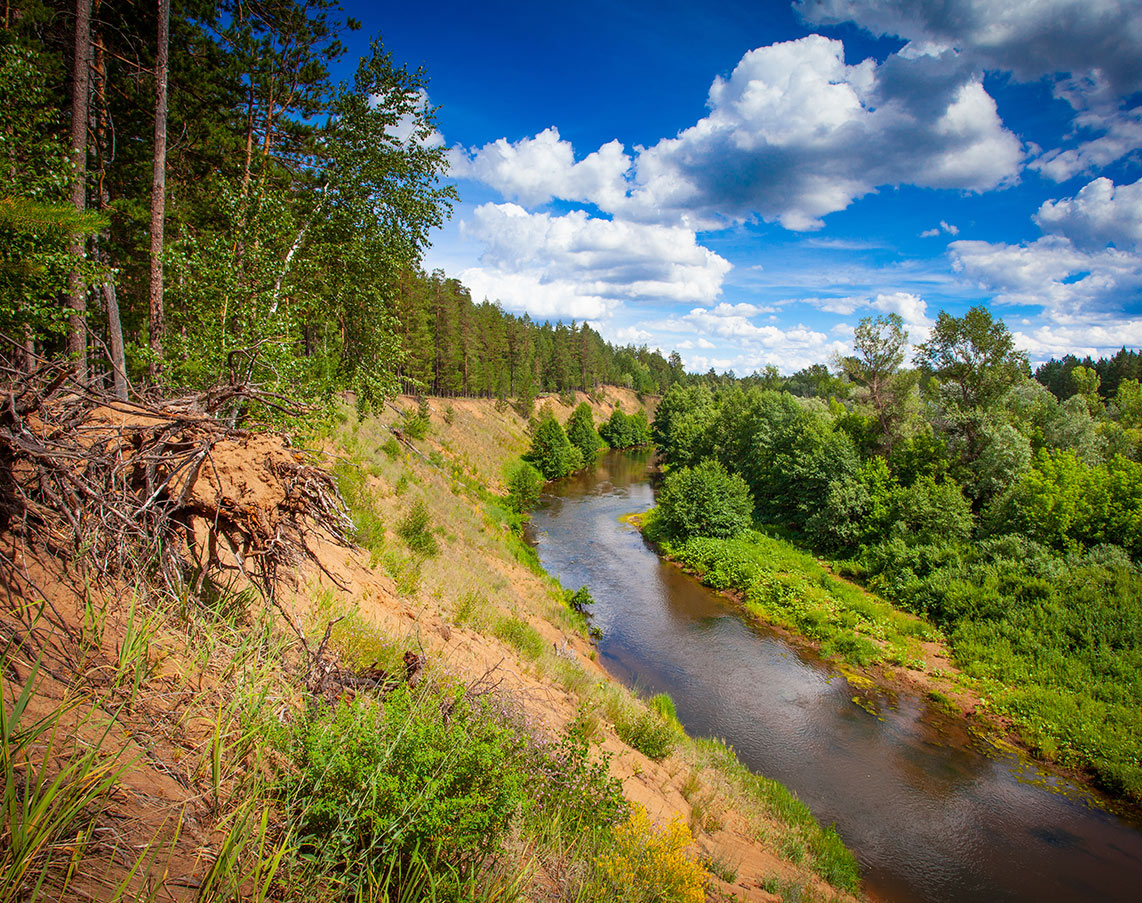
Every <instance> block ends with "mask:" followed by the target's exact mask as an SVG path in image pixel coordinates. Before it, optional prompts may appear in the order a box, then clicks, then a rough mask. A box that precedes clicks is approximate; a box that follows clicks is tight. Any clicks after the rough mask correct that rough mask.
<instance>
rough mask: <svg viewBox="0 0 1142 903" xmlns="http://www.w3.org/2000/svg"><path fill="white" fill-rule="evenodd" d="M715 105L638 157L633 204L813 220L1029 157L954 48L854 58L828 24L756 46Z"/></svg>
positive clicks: (712, 100)
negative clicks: (818, 31) (947, 57)
mask: <svg viewBox="0 0 1142 903" xmlns="http://www.w3.org/2000/svg"><path fill="white" fill-rule="evenodd" d="M918 83H923V86H924V87H923V90H917V84H918ZM709 105H710V114H709V115H708V116H707V117H705V118H704V119H702V120H700V121H699V122H698V123H696V124H695V125H694V126H691V127H690V128H688V129H686V130H684V131H682V132H681V133H680V134H679V135H678V137H677V138H669V139H664V140H663V141H660V142H659V143H658V144H657V145H655V146H654V147H652V148H649V149H647V150H645V151H643V152H642V153H640V154H639V155H638V156H637V157H636V159H635V186H634V188H633V190H632V191H631V201H630V206H629V208H628V211H627V212H629V213H631V214H632V215H635V216H642V217H649V216H654V215H661V212H662V211H669V212H673V213H674V214H675V215H676V216H679V217H681V218H683V219H689V221H691V222H696V223H705V224H709V225H715V224H718V223H719V222H724V221H725V220H745V219H749V218H751V217H752V216H754V215H760V216H761V217H762V218H764V219H766V220H770V221H777V222H780V223H781V224H782V225H783V226H785V227H786V228H788V229H793V230H798V231H804V230H809V229H817V228H820V227H821V226H822V225H823V223H822V221H821V217H823V216H825V215H826V214H828V213H832V212H834V211H837V210H842V209H844V208H845V207H847V206H848V205H849V204H850V203H852V201H853V200H854V199H855V198H858V197H861V196H863V195H865V194H868V193H870V192H872V191H874V190H875V189H876V187H877V186H879V185H890V184H891V185H895V184H912V185H919V186H924V187H932V188H959V189H966V190H970V191H983V190H987V189H991V188H995V187H996V186H998V185H1001V184H1003V183H1005V182H1007V181H1009V180H1011V179H1013V178H1014V177H1015V176H1016V174H1017V172H1018V169H1019V166H1020V162H1021V159H1022V149H1021V146H1020V143H1019V141H1018V139H1016V138H1015V136H1014V135H1012V134H1011V133H1010V132H1008V131H1007V130H1006V129H1005V128H1004V127H1003V124H1002V122H1000V120H999V116H998V115H997V113H996V109H995V103H994V101H993V100H992V98H991V97H990V96H989V95H988V94H987V92H986V91H985V90H984V89H983V86H982V84H981V83H980V82H979V81H978V80H976V79H974V77H973V76H971V75H970V73H969V74H964V73H960V72H959V71H958V70H957V68H956V65H955V61H954V60H951V61H944V60H904V59H900V58H896V57H893V58H890V59H889V60H888V61H886V62H885V63H884V64H883V65H881V66H878V65H877V64H876V63H875V62H874V61H872V60H865V61H864V62H861V63H858V64H856V65H852V66H850V65H847V64H846V63H845V62H844V46H843V44H842V43H841V42H840V41H835V40H829V39H826V38H823V37H821V36H819V35H810V36H808V37H805V38H802V39H800V40H797V41H789V42H786V43H782V44H773V45H771V46H768V47H762V48H759V49H757V50H752V51H750V52H749V53H747V54H746V55H745V56H744V57H743V58H742V60H741V62H739V63H738V65H737V67H736V68H735V69H734V71H733V73H732V74H731V75H730V77H729V78H728V79H722V78H718V79H717V80H715V82H714V84H713V86H712V87H711V89H710V95H709Z"/></svg>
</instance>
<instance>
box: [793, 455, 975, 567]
mask: <svg viewBox="0 0 1142 903" xmlns="http://www.w3.org/2000/svg"><path fill="white" fill-rule="evenodd" d="M806 528H807V532H808V535H809V536H810V537H811V538H812V540H813V541H814V542H815V543H817V544H818V545H820V546H822V547H823V548H826V549H830V550H833V551H846V552H851V551H855V550H856V549H857V548H859V547H860V546H861V545H863V544H865V543H868V542H876V541H879V540H880V539H883V538H885V537H888V536H899V537H901V538H902V539H904V540H905V541H906V542H910V543H919V544H927V543H930V542H937V541H950V542H960V541H963V540H964V539H966V538H967V537H968V536H969V535H971V532H972V528H973V519H972V512H971V506H970V505H969V503H968V501H967V499H966V498H965V497H964V495H963V493H962V492H961V491H960V488H959V486H958V485H957V484H956V483H955V482H954V481H953V480H944V481H942V482H939V483H937V482H936V481H935V480H933V479H932V478H931V477H928V476H923V477H919V478H916V479H915V480H913V482H912V483H911V485H909V486H901V485H900V484H899V483H897V482H896V480H895V478H894V477H893V476H892V474H891V473H890V472H889V469H888V466H887V465H886V464H885V462H884V459H883V458H876V457H874V458H869V459H868V460H867V461H866V462H865V463H864V465H862V467H861V469H860V471H859V473H858V474H857V475H856V476H855V477H849V478H847V479H844V480H837V481H834V482H833V483H830V484H829V491H828V494H827V495H826V497H825V504H824V505H823V506H822V508H821V510H820V511H818V512H817V513H816V514H814V515H813V516H812V517H811V518H810V519H809V522H808V524H807V525H806Z"/></svg>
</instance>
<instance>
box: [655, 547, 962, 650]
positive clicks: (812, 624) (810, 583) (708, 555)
mask: <svg viewBox="0 0 1142 903" xmlns="http://www.w3.org/2000/svg"><path fill="white" fill-rule="evenodd" d="M650 531H651V533H652V534H653V526H651V528H650ZM661 545H662V548H663V551H665V552H666V554H667V555H669V556H670V557H671V558H673V559H674V560H675V561H677V562H678V563H679V564H681V565H682V566H683V567H685V568H687V569H689V570H691V571H693V572H694V573H696V574H697V575H698V576H699V578H700V579H701V580H702V582H703V583H705V584H706V585H707V586H711V587H713V588H715V589H722V590H732V591H734V592H736V593H737V594H738V595H739V598H740V599H741V604H742V608H743V609H744V610H745V612H746V613H747V614H749V615H750V616H751V617H753V618H756V619H757V620H759V621H763V622H767V623H771V624H777V625H779V626H782V627H786V628H789V629H790V630H793V631H795V632H797V633H799V634H801V635H802V636H805V637H807V638H809V639H811V640H814V641H816V642H818V643H819V644H820V648H821V653H822V655H824V656H826V657H829V658H834V659H839V660H842V661H845V662H848V663H849V664H851V665H856V666H862V667H863V666H868V665H871V664H875V663H878V662H887V663H890V664H897V665H908V664H915V663H916V662H918V661H919V660H920V658H921V655H920V651H919V643H920V642H921V641H924V640H930V639H936V638H937V637H939V635H940V634H939V631H938V630H936V628H934V627H933V626H932V625H931V624H929V623H928V622H927V621H925V620H923V619H921V618H917V617H915V616H913V615H908V614H905V613H903V612H901V611H898V610H897V609H895V608H894V607H893V606H892V605H890V604H888V603H887V602H883V601H881V600H880V599H877V598H876V597H875V596H873V595H872V594H871V593H869V592H867V591H865V590H864V589H862V588H861V587H859V586H856V585H854V584H851V583H848V582H847V581H844V580H841V579H839V578H837V577H836V576H834V575H833V574H832V573H830V572H829V570H828V569H827V568H826V567H825V566H824V564H822V563H821V562H820V561H819V560H818V559H816V558H814V557H813V556H812V555H810V554H808V553H807V552H803V551H801V550H800V549H798V548H796V547H794V546H793V545H792V544H791V543H789V542H787V541H786V540H784V539H780V538H777V537H775V536H770V535H767V534H765V533H763V532H760V531H758V530H749V531H746V532H745V533H743V534H741V535H740V536H738V537H735V538H733V539H713V538H709V537H696V538H693V539H690V540H687V541H685V542H678V543H675V542H665V541H663V542H661Z"/></svg>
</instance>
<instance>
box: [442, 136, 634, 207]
mask: <svg viewBox="0 0 1142 903" xmlns="http://www.w3.org/2000/svg"><path fill="white" fill-rule="evenodd" d="M450 162H451V175H452V177H453V178H466V179H475V180H477V181H480V182H483V183H484V184H486V185H490V186H491V187H492V188H495V189H496V190H497V191H499V192H500V193H501V194H502V195H503V196H504V197H506V198H510V199H512V200H517V201H519V202H521V203H523V204H527V205H529V206H536V205H540V204H546V203H547V202H548V201H550V200H552V199H553V198H557V197H558V198H563V199H564V200H568V201H589V202H591V203H595V204H597V205H598V206H599V207H601V208H603V209H605V210H613V209H614V208H615V207H617V206H619V204H620V203H621V202H622V199H623V197H624V195H625V193H626V183H625V181H624V175H625V173H626V172H627V170H628V169H630V166H631V159H630V157H628V156H627V155H626V152H625V151H624V150H623V146H622V144H620V143H619V142H618V141H611V142H609V143H607V144H604V145H603V146H602V147H601V148H599V149H598V150H597V151H595V152H594V153H593V154H589V155H588V156H587V157H586V158H585V159H583V160H581V161H579V162H578V163H576V162H575V152H574V149H573V148H572V147H571V142H569V141H564V140H563V139H562V138H560V137H559V130H558V129H556V128H548V129H545V130H544V131H542V132H540V133H539V134H538V135H536V136H535V137H534V138H525V139H523V140H522V141H517V142H515V143H514V144H513V143H510V142H508V140H507V139H506V138H500V139H499V140H498V141H494V142H492V143H491V144H486V145H484V146H483V147H481V148H479V149H476V150H473V151H471V152H465V151H461V150H453V151H452V155H451V157H450Z"/></svg>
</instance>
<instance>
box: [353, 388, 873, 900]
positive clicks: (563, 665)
mask: <svg viewBox="0 0 1142 903" xmlns="http://www.w3.org/2000/svg"><path fill="white" fill-rule="evenodd" d="M566 401H567V403H566V404H564V403H561V402H560V400H559V399H557V398H548V399H541V400H540V401H539V402H538V404H537V408H538V407H540V406H542V405H544V404H547V405H549V406H550V408H551V410H552V412H553V413H554V415H555V416H556V418H557V419H559V420H560V421H565V420H566V419H567V418H568V417H569V416H570V414H571V412H572V411H573V410H574V408H575V406H577V405H578V404H579V403H580V402H583V401H587V402H588V404H590V405H591V406H592V409H593V410H594V413H595V419H596V422H600V421H602V420H604V419H606V418H608V417H610V415H611V413H612V412H613V411H614V410H616V409H618V408H620V406H621V409H622V410H624V411H625V412H626V413H628V414H632V413H634V412H635V411H636V410H638V409H639V408H640V406H641V405H642V404H643V402H641V401H640V400H639V399H638V397H637V396H635V394H634V393H632V392H629V391H627V390H621V389H614V388H607V389H606V390H604V392H603V393H601V394H600V395H596V396H594V397H588V396H585V395H583V394H582V393H579V394H577V395H575V396H574V398H573V399H571V398H569V399H566ZM648 402H649V403H651V404H652V403H653V399H649V400H648ZM416 412H417V404H416V402H415V401H414V400H413V399H411V398H398V399H396V400H395V401H394V403H393V405H392V407H391V408H390V409H389V410H387V411H386V413H385V414H384V415H382V416H380V417H376V418H373V417H366V418H364V419H359V418H358V417H357V416H356V414H355V413H354V412H353V411H351V410H349V409H346V410H345V412H344V418H343V420H342V421H341V422H340V423H339V424H337V426H336V428H335V430H334V433H333V436H332V441H333V442H334V443H335V444H336V446H337V448H338V449H339V451H338V454H339V455H341V456H342V459H343V462H342V465H341V466H340V467H339V469H338V473H339V475H341V476H342V477H344V478H345V480H346V484H345V485H346V486H347V485H348V481H351V480H354V479H357V476H359V477H360V480H361V482H360V484H359V487H358V488H357V489H353V488H352V487H349V491H348V492H347V493H346V495H347V497H348V498H350V500H351V502H354V504H355V506H356V507H357V509H358V510H357V511H356V512H355V514H356V515H357V517H358V519H359V520H362V521H363V522H368V521H370V520H371V519H375V522H376V523H377V524H379V525H380V526H379V528H378V533H381V534H382V539H381V540H380V541H378V543H377V545H376V548H375V549H373V550H372V551H371V557H372V559H373V561H374V562H375V565H376V570H377V571H378V572H382V573H387V574H389V575H391V576H392V579H393V581H394V585H395V589H396V592H397V594H398V596H400V597H402V598H404V599H407V600H408V602H407V603H406V604H407V605H408V606H410V607H411V608H413V609H414V610H416V611H417V612H423V613H425V614H429V613H432V614H433V616H434V617H437V618H439V619H440V620H441V621H442V622H443V623H444V624H445V625H446V626H447V627H448V628H449V629H450V635H451V639H450V640H449V641H448V643H447V644H446V648H445V651H447V652H448V654H449V657H450V658H453V657H454V658H456V659H458V660H459V661H461V662H463V661H465V660H467V659H469V658H470V657H473V653H474V652H475V651H476V650H479V654H478V656H477V662H476V663H475V664H477V665H478V668H484V667H488V666H495V665H497V663H499V662H501V661H503V662H507V663H514V664H511V666H510V671H511V677H510V680H511V682H512V683H513V684H514V685H515V690H514V691H513V692H514V695H516V696H517V697H518V698H519V699H521V700H523V701H524V702H523V704H524V705H526V706H528V707H530V706H531V705H532V701H534V700H538V699H542V700H543V705H542V708H541V717H542V718H543V720H544V721H545V722H546V723H547V724H549V725H550V726H551V728H552V729H553V730H556V731H558V730H560V729H564V728H565V727H567V726H574V725H578V726H579V728H580V729H581V730H582V731H583V732H584V733H585V735H586V736H587V737H588V738H589V740H590V743H591V748H592V750H595V751H597V753H598V754H601V755H605V756H608V757H609V763H610V764H609V767H610V772H611V774H612V775H613V776H615V777H617V778H618V779H619V780H620V781H621V782H622V787H623V792H624V794H626V796H627V797H628V798H629V799H631V800H633V801H636V802H638V803H639V804H641V805H643V806H645V807H646V808H647V810H648V811H649V812H650V814H651V816H652V818H655V819H657V820H659V821H669V820H670V819H672V818H680V819H681V820H682V822H683V823H684V824H685V825H686V826H687V827H688V829H689V830H690V831H691V832H692V833H693V835H694V837H695V842H696V846H695V847H694V850H695V851H696V853H697V855H699V856H700V858H701V859H702V861H703V862H705V863H707V865H708V866H709V868H710V872H711V875H712V879H711V888H712V891H713V892H716V893H720V894H722V895H724V896H725V897H726V898H727V899H729V898H730V897H731V896H733V895H736V899H738V900H759V901H761V900H764V901H773V900H781V899H789V900H794V899H806V900H808V899H821V900H824V899H829V900H832V899H840V900H846V899H852V898H853V897H854V891H856V888H857V883H856V867H855V862H854V860H853V858H852V856H851V854H849V853H848V852H847V851H845V850H844V847H843V844H842V843H841V842H840V839H839V838H838V837H837V835H836V833H835V832H834V831H831V830H828V829H825V830H823V829H822V828H821V827H820V826H819V825H818V824H817V822H816V820H815V819H813V818H812V816H811V815H810V813H809V811H808V809H807V808H806V807H805V806H804V805H803V804H801V803H799V802H798V801H797V800H795V799H794V798H793V797H792V796H791V795H790V794H789V793H788V792H787V791H786V790H785V789H784V788H783V787H781V786H780V785H778V784H777V783H776V782H773V781H768V780H766V779H765V778H760V777H757V776H755V775H751V774H750V773H749V772H748V771H746V770H745V769H744V768H742V766H741V765H740V764H739V763H738V762H737V760H736V758H735V757H734V755H733V753H732V751H731V750H729V749H727V748H726V747H725V745H723V744H720V743H718V742H716V741H708V740H707V741H692V740H690V739H688V738H686V737H685V736H684V735H682V733H681V730H680V729H679V728H678V727H677V722H676V721H674V719H672V718H670V717H669V716H667V717H665V718H664V717H662V716H661V712H660V710H659V709H655V708H650V707H648V706H647V705H646V703H645V702H644V701H642V700H640V699H639V697H638V696H636V695H635V694H632V693H631V692H630V691H629V690H627V689H626V688H625V687H623V686H622V685H621V684H620V683H619V682H618V681H615V680H613V679H612V678H610V677H609V676H608V675H607V674H606V672H605V671H604V670H603V669H602V667H600V665H599V663H598V662H597V661H596V655H595V649H594V646H593V645H592V643H591V642H590V640H589V638H588V636H587V633H586V624H585V622H584V621H583V620H582V618H581V617H580V616H577V615H576V614H575V613H574V612H573V611H571V610H570V609H569V608H568V605H567V601H566V598H565V596H564V592H563V588H562V587H560V586H558V584H557V583H555V582H554V581H552V579H551V578H549V577H548V576H547V575H546V574H545V573H544V572H543V571H542V570H541V569H540V568H539V565H538V561H537V559H536V558H535V555H534V552H532V550H531V549H530V548H528V547H527V546H526V545H524V544H523V542H522V540H521V539H520V538H519V536H518V534H517V533H516V527H517V525H518V519H516V518H514V517H513V515H511V513H510V512H508V511H507V510H505V508H504V507H503V504H504V502H503V498H502V496H503V494H504V492H505V489H506V487H505V486H504V468H505V466H506V465H508V464H509V463H510V462H512V461H513V460H515V459H517V458H518V456H519V455H520V454H521V453H522V452H524V451H525V450H526V449H527V446H528V443H529V437H528V435H527V421H526V420H524V419H523V418H521V417H520V416H519V414H518V412H516V411H514V410H513V409H511V408H509V407H507V406H504V405H497V404H496V403H495V402H494V400H491V399H486V400H484V399H438V398H432V399H429V400H428V406H427V411H426V412H425V413H426V417H427V431H426V433H425V434H424V436H423V438H421V439H412V438H409V437H408V436H407V431H406V433H405V434H404V435H403V441H401V440H398V439H397V438H396V437H395V436H394V434H393V433H392V431H391V430H392V428H394V427H396V428H398V429H400V428H401V425H402V423H403V422H404V421H405V419H406V418H407V417H409V416H412V415H413V414H414V413H416ZM418 503H423V505H424V508H425V511H426V513H427V518H428V521H429V523H430V524H431V527H430V528H429V529H430V532H431V533H432V535H433V537H434V538H435V540H436V541H437V543H438V544H439V547H440V548H439V553H438V554H436V555H433V556H429V557H420V558H418V557H417V556H415V555H413V554H412V553H411V552H410V551H409V550H408V549H407V548H406V544H405V543H404V541H403V540H402V539H401V537H400V534H399V528H400V524H401V522H402V520H403V519H404V518H405V517H406V515H407V512H408V511H409V510H410V508H412V507H414V506H416V505H417V504H418ZM370 511H371V512H372V514H370ZM577 588H578V587H576V586H571V585H569V586H568V587H567V589H569V590H573V589H577ZM418 617H423V615H418ZM432 639H433V641H434V642H435V638H434V637H433V638H432ZM426 643H427V639H426ZM537 717H539V716H537Z"/></svg>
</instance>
